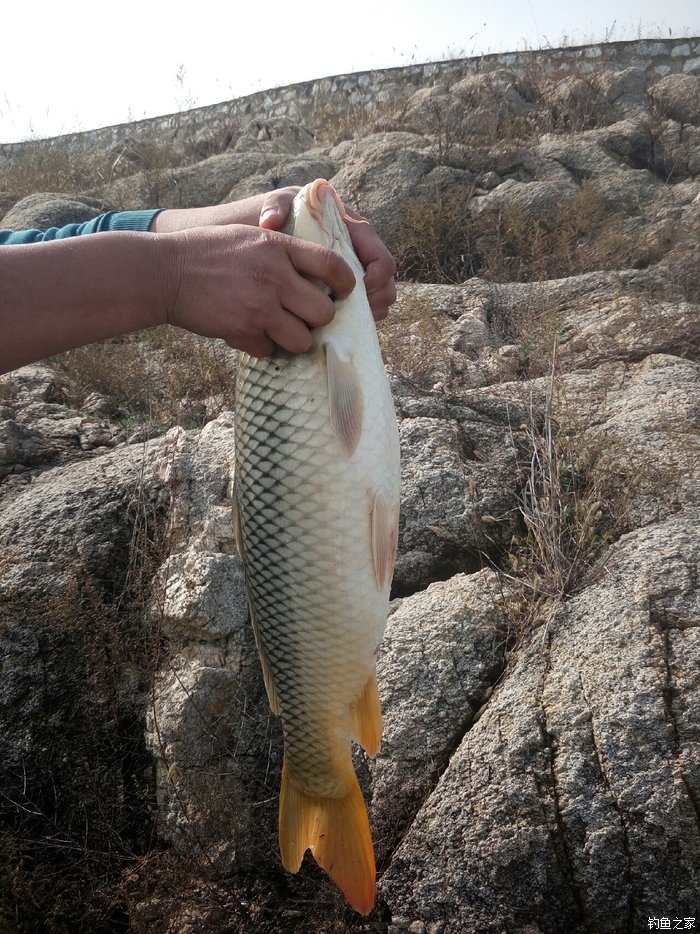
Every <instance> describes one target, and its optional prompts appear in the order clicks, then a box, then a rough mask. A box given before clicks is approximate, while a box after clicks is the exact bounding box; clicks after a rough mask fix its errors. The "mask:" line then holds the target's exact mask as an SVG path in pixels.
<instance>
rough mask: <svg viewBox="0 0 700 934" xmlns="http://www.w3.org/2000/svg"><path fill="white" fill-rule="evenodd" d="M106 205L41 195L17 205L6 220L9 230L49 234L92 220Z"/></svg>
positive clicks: (83, 198) (88, 199) (82, 198)
mask: <svg viewBox="0 0 700 934" xmlns="http://www.w3.org/2000/svg"><path fill="white" fill-rule="evenodd" d="M104 210H106V208H105V204H104V202H103V201H102V200H100V199H98V198H91V197H89V196H87V195H81V196H80V197H79V198H78V197H76V196H75V195H69V194H57V193H54V192H37V193H36V194H32V195H27V196H26V198H22V199H20V200H19V201H17V202H16V203H15V204H14V205H13V206H12V207H11V208H10V209H9V211H8V212H7V214H5V216H4V217H3V219H2V226H3V228H4V229H6V230H48V229H49V228H50V227H63V226H65V225H66V224H81V223H83V222H84V221H89V220H92V218H93V217H97V215H98V214H100V213H101V212H102V211H104Z"/></svg>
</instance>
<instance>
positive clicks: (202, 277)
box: [0, 225, 354, 372]
mask: <svg viewBox="0 0 700 934" xmlns="http://www.w3.org/2000/svg"><path fill="white" fill-rule="evenodd" d="M307 277H308V278H316V279H322V280H323V281H324V282H326V283H327V285H328V286H329V288H330V289H331V290H332V291H333V292H334V293H335V294H336V295H338V296H339V297H343V296H344V295H347V294H349V292H350V291H351V290H352V288H353V286H354V277H353V274H352V272H351V271H350V269H349V267H348V266H347V265H346V263H345V262H344V261H343V260H342V259H341V258H340V257H339V256H337V255H336V254H335V253H332V252H331V251H329V250H325V249H323V247H319V246H316V245H315V244H311V243H304V242H303V241H300V240H296V239H294V238H292V237H286V236H284V235H283V234H279V233H276V232H274V231H268V230H262V229H260V228H257V227H249V226H242V225H231V226H227V227H208V228H206V229H204V228H195V229H191V230H184V231H179V232H173V233H164V234H150V233H133V234H132V233H126V232H120V233H101V234H95V235H94V236H89V237H79V238H76V239H70V240H61V241H53V242H51V243H45V244H41V243H39V244H31V245H25V246H16V247H10V246H5V247H3V248H2V250H1V251H0V372H5V371H7V370H10V369H13V368H15V367H18V366H22V365H23V364H25V363H30V362H32V361H35V360H40V359H42V358H44V357H46V356H50V355H51V354H54V353H58V352H60V351H62V350H67V349H69V348H71V347H77V346H79V345H82V344H87V343H91V342H92V341H97V340H103V339H104V338H107V337H113V336H117V335H120V334H126V333H129V332H130V331H135V330H138V329H141V328H146V327H152V326H154V325H157V324H162V323H166V322H167V323H170V324H175V325H178V326H180V327H183V328H187V329H188V330H191V331H194V332H196V333H198V334H203V335H205V336H208V337H220V338H223V340H225V341H226V342H227V343H229V344H231V345H232V346H234V347H239V348H241V349H242V350H246V351H248V352H249V353H251V354H254V355H257V356H265V355H267V354H269V353H271V352H272V350H273V349H274V347H275V345H280V346H282V347H284V348H286V349H287V350H289V351H291V352H292V353H302V352H304V351H306V350H308V349H309V347H310V346H311V343H312V337H311V334H310V331H309V328H311V327H318V326H320V325H323V324H327V323H328V322H329V321H330V320H331V319H332V316H333V302H332V301H331V299H330V298H329V297H328V296H327V295H326V294H325V293H324V292H323V291H322V290H320V289H318V288H317V287H315V286H313V285H312V284H311V283H310V282H309V281H308V278H307Z"/></svg>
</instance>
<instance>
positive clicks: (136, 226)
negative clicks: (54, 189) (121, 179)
mask: <svg viewBox="0 0 700 934" xmlns="http://www.w3.org/2000/svg"><path fill="white" fill-rule="evenodd" d="M159 211H160V208H157V209H155V210H150V211H108V212H107V213H106V214H100V215H99V217H93V219H92V220H90V221H85V222H84V223H82V224H66V226H65V227H51V228H49V229H48V230H0V246H3V245H16V244H19V243H41V242H43V241H45V240H63V239H64V238H66V237H81V236H83V234H92V233H101V232H102V231H105V230H141V231H145V230H148V228H149V227H150V226H151V221H152V220H153V218H154V217H155V216H156V214H158V213H159Z"/></svg>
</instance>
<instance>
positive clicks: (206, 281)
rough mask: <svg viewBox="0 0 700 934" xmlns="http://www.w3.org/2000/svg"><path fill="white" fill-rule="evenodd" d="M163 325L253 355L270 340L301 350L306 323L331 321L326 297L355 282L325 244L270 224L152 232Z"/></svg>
mask: <svg viewBox="0 0 700 934" xmlns="http://www.w3.org/2000/svg"><path fill="white" fill-rule="evenodd" d="M156 241H157V244H158V246H157V249H158V266H159V275H160V281H161V283H162V292H163V297H164V303H165V309H166V313H165V317H166V320H167V322H168V323H170V324H174V325H177V326H179V327H183V328H186V329H187V330H189V331H194V332H195V333H197V334H202V335H204V336H205V337H219V338H222V339H223V340H225V341H226V343H227V344H229V345H230V346H232V347H236V348H238V349H240V350H244V351H245V352H246V353H249V354H251V355H252V356H254V357H266V356H268V355H269V354H271V353H272V352H273V350H274V349H275V347H276V346H280V347H283V348H284V349H285V350H288V351H289V352H290V353H294V354H298V353H305V352H306V351H307V350H309V349H310V348H311V346H312V343H313V336H312V334H311V331H310V329H311V328H315V327H322V326H323V325H326V324H329V323H330V321H332V319H333V314H334V310H335V309H334V304H333V301H332V299H331V298H330V297H329V296H328V295H327V294H326V293H325V292H324V291H323V290H322V289H319V288H318V286H316V285H313V284H312V282H310V281H309V280H310V279H316V280H319V279H320V280H321V281H322V282H324V283H325V284H326V285H327V286H328V288H329V290H330V291H331V293H332V294H333V295H335V296H336V297H337V298H345V297H346V296H347V295H349V294H350V292H351V291H352V289H353V288H354V286H355V277H354V275H353V273H352V270H351V269H350V267H349V266H348V264H347V263H346V262H345V260H343V259H342V258H341V257H340V256H338V255H337V254H336V253H334V252H333V251H332V250H327V249H326V248H325V247H321V246H318V245H317V244H315V243H308V242H306V241H305V240H299V239H297V238H295V237H288V236H286V235H285V234H282V233H278V232H277V231H274V230H263V229H261V228H259V227H252V226H247V225H242V224H236V225H228V226H224V227H218V226H217V227H199V228H195V229H191V230H190V229H186V230H183V231H179V232H173V233H166V234H156Z"/></svg>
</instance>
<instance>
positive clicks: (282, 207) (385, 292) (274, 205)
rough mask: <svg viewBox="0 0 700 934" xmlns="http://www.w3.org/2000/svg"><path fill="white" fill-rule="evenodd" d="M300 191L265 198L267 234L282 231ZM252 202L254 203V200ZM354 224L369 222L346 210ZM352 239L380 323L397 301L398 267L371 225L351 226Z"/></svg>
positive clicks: (281, 190)
mask: <svg viewBox="0 0 700 934" xmlns="http://www.w3.org/2000/svg"><path fill="white" fill-rule="evenodd" d="M298 191H299V188H295V187H291V188H278V189H277V190H276V191H271V192H270V193H269V194H267V195H265V196H264V198H263V201H262V203H261V205H260V218H259V224H260V226H261V227H263V228H266V229H267V230H280V229H281V228H282V227H283V226H284V224H285V222H286V220H287V217H288V215H289V212H290V210H291V207H292V201H293V200H294V197H295V195H296V193H297V192H298ZM251 200H252V199H251ZM345 210H346V212H347V213H348V214H349V215H350V217H352V218H354V219H355V220H362V221H364V220H366V219H365V218H364V217H362V216H361V215H360V214H357V213H356V212H355V211H353V210H351V209H350V208H347V207H346V208H345ZM347 227H348V230H349V232H350V239H351V241H352V245H353V247H354V249H355V252H356V253H357V257H358V259H359V260H360V262H361V263H362V265H363V266H364V268H365V288H366V290H367V298H368V299H369V306H370V308H371V309H372V314H373V315H374V317H375V320H377V321H381V320H383V319H384V318H386V316H387V315H388V314H389V308H390V307H391V306H392V305H393V304H394V302H395V301H396V282H395V280H394V276H395V275H396V263H395V262H394V257H393V256H392V255H391V253H390V252H389V250H388V249H387V248H386V246H384V244H383V243H382V241H381V240H380V239H379V236H378V235H377V232H376V230H375V229H374V227H372V225H371V224H369V223H367V222H366V223H364V224H352V223H350V224H348V225H347Z"/></svg>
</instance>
